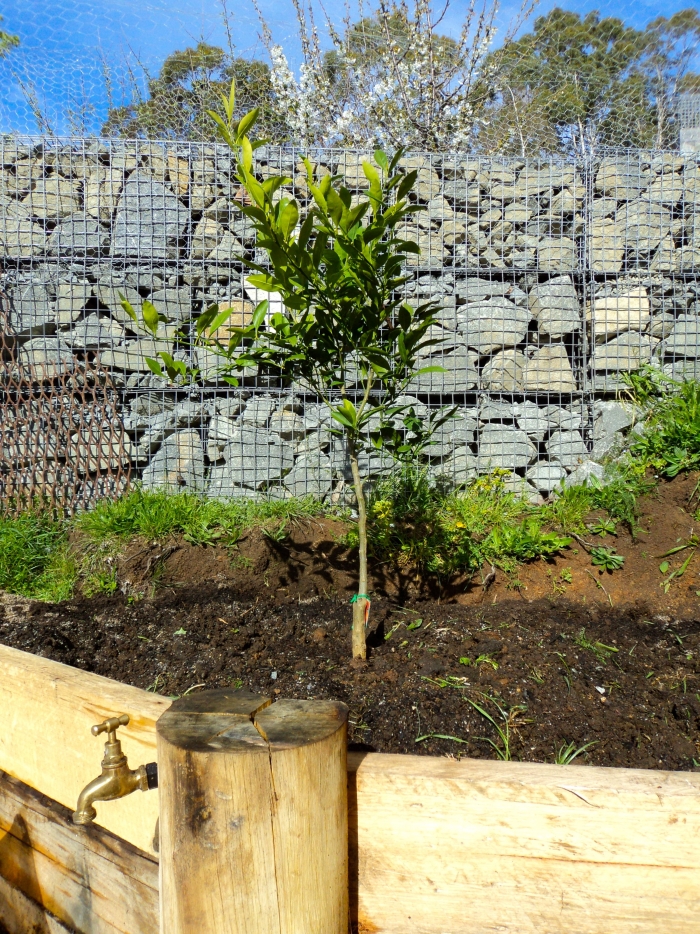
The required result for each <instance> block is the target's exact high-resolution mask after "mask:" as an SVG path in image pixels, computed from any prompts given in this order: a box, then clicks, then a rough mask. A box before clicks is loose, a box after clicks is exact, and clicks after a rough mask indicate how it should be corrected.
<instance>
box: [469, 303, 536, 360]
mask: <svg viewBox="0 0 700 934" xmlns="http://www.w3.org/2000/svg"><path fill="white" fill-rule="evenodd" d="M530 317H531V316H530V312H529V311H528V310H527V309H526V308H523V307H521V306H518V305H515V304H514V303H513V302H511V301H509V300H508V299H506V298H493V299H489V300H487V301H483V302H477V303H475V304H473V305H467V306H466V308H465V309H464V311H460V313H459V317H458V320H459V328H460V331H461V332H462V333H463V334H464V338H465V341H466V343H467V344H468V345H469V346H470V347H473V348H474V350H476V351H478V352H479V353H480V354H486V353H490V352H491V351H493V350H498V349H500V348H502V347H513V346H515V345H516V344H519V343H520V342H521V341H522V340H524V338H525V335H526V334H527V326H528V322H529V321H530Z"/></svg>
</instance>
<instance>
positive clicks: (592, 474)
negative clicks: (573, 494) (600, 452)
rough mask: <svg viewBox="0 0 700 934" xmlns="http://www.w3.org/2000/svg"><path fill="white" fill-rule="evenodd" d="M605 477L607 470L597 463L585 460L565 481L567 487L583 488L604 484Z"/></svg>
mask: <svg viewBox="0 0 700 934" xmlns="http://www.w3.org/2000/svg"><path fill="white" fill-rule="evenodd" d="M604 477H605V468H604V467H601V465H600V464H596V462H595V461H592V460H585V461H581V463H580V464H578V465H577V466H576V467H575V468H574V469H573V470H572V471H571V473H570V474H569V476H568V477H567V478H566V480H565V481H564V486H565V487H572V486H583V485H584V484H588V485H589V486H590V485H591V483H595V482H596V481H597V482H602V480H603V478H604Z"/></svg>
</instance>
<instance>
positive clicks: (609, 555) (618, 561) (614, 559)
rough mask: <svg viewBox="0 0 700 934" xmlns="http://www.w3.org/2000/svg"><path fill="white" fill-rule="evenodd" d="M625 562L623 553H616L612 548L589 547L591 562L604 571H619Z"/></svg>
mask: <svg viewBox="0 0 700 934" xmlns="http://www.w3.org/2000/svg"><path fill="white" fill-rule="evenodd" d="M624 563H625V559H624V557H623V555H618V554H617V553H616V552H615V551H614V550H613V549H612V548H591V564H593V565H595V566H596V567H599V568H603V570H605V571H609V572H612V571H619V570H620V568H621V567H622V565H623V564H624Z"/></svg>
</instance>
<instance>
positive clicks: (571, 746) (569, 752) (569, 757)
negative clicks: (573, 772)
mask: <svg viewBox="0 0 700 934" xmlns="http://www.w3.org/2000/svg"><path fill="white" fill-rule="evenodd" d="M591 746H595V742H592V743H586V744H585V745H584V746H579V748H578V749H577V748H576V745H575V743H564V744H562V745H561V746H560V747H559V749H557V750H556V752H555V753H554V764H555V765H571V763H572V762H573V761H574V759H576V758H577V757H578V756H580V755H582V754H583V753H585V752H586V751H587V750H588V749H590V748H591Z"/></svg>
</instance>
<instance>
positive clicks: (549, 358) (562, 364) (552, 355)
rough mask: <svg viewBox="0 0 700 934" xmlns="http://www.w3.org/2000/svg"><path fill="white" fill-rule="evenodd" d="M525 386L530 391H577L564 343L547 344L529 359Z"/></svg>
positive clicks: (524, 378)
mask: <svg viewBox="0 0 700 934" xmlns="http://www.w3.org/2000/svg"><path fill="white" fill-rule="evenodd" d="M523 387H524V388H525V389H526V390H528V391H530V392H538V391H541V392H561V393H571V392H575V391H576V379H575V377H574V372H573V370H572V368H571V361H570V360H569V355H568V353H567V350H566V347H565V346H564V345H563V344H547V345H545V346H544V347H541V348H540V349H539V350H537V351H536V352H535V353H533V354H532V356H531V357H529V358H528V360H527V365H526V367H525V372H524V374H523Z"/></svg>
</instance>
